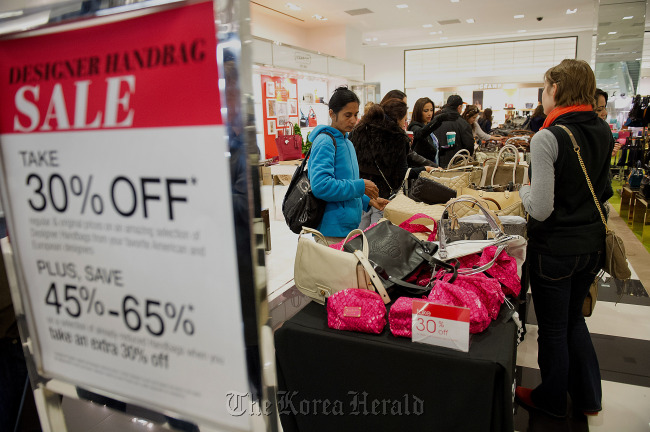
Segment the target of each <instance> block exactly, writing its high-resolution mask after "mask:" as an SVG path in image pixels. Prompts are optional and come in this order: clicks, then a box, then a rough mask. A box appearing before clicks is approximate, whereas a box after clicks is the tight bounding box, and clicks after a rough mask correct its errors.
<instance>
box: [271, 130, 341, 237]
mask: <svg viewBox="0 0 650 432" xmlns="http://www.w3.org/2000/svg"><path fill="white" fill-rule="evenodd" d="M323 133H324V134H327V135H328V136H329V137H330V138H332V141H334V158H335V159H336V139H335V138H334V136H333V135H332V134H330V133H329V132H325V131H323ZM312 147H313V146H312ZM310 153H311V148H310V149H309V151H308V152H307V154H306V155H305V159H303V161H302V163H301V164H300V166H299V167H298V169H297V170H296V172H295V173H293V177H292V178H291V183H289V189H288V190H287V194H286V195H285V196H284V200H283V201H282V214H283V215H284V220H285V222H286V223H287V226H288V227H289V229H291V231H293V232H294V233H296V234H300V231H302V227H303V226H305V227H307V228H314V229H315V228H317V227H318V225H319V224H320V221H321V220H322V219H323V213H325V205H326V204H327V203H326V202H325V201H323V200H322V199H319V198H316V197H315V196H314V193H313V192H312V191H311V184H310V183H309V177H308V176H307V169H306V168H307V159H309V154H310Z"/></svg>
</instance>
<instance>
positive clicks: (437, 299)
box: [428, 280, 492, 333]
mask: <svg viewBox="0 0 650 432" xmlns="http://www.w3.org/2000/svg"><path fill="white" fill-rule="evenodd" d="M428 300H429V301H431V302H433V303H437V304H442V305H450V306H461V307H466V308H469V332H470V333H480V332H482V331H483V330H485V329H486V328H487V327H488V326H489V325H490V322H491V321H492V320H491V319H490V316H489V314H488V311H487V308H486V307H485V305H484V304H483V302H482V301H481V299H480V298H479V296H478V295H477V294H476V293H475V292H473V291H469V290H465V289H463V288H462V287H460V286H458V285H454V284H450V283H448V282H444V281H442V280H439V281H437V282H436V284H435V285H434V286H433V289H432V290H431V292H430V293H429V297H428Z"/></svg>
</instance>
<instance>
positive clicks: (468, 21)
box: [465, 18, 476, 24]
mask: <svg viewBox="0 0 650 432" xmlns="http://www.w3.org/2000/svg"><path fill="white" fill-rule="evenodd" d="M465 22H466V23H467V24H474V23H475V22H476V21H474V18H468V19H466V20H465Z"/></svg>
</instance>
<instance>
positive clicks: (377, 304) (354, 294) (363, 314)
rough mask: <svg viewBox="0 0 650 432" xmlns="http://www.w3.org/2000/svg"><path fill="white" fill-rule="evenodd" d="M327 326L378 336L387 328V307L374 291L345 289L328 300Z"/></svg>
mask: <svg viewBox="0 0 650 432" xmlns="http://www.w3.org/2000/svg"><path fill="white" fill-rule="evenodd" d="M327 325H328V326H329V328H333V329H336V330H350V331H358V332H363V333H377V334H378V333H381V332H382V330H383V329H384V327H385V326H386V306H385V305H384V302H383V301H382V299H381V297H380V296H379V294H377V293H376V292H374V291H368V290H364V289H356V288H348V289H344V290H342V291H339V292H337V293H335V294H332V295H331V296H330V297H329V298H328V299H327Z"/></svg>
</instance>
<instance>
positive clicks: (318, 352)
mask: <svg viewBox="0 0 650 432" xmlns="http://www.w3.org/2000/svg"><path fill="white" fill-rule="evenodd" d="M505 311H506V307H505V306H504V307H503V308H502V310H501V315H500V316H499V317H498V318H497V320H495V321H494V322H492V324H491V325H490V327H488V329H487V330H485V331H484V332H483V333H481V334H477V335H473V336H472V338H471V340H470V350H469V352H468V353H463V352H459V351H454V350H451V349H447V348H439V347H434V346H431V345H423V344H419V343H413V342H411V341H410V339H406V338H396V337H394V336H393V335H392V334H391V332H390V330H389V328H388V325H386V328H385V329H384V332H383V333H382V334H380V335H370V334H364V333H355V332H347V331H338V330H332V329H330V328H328V327H327V312H326V309H325V308H324V307H323V306H322V305H319V304H317V303H314V302H311V303H310V304H308V305H307V306H306V307H305V308H304V309H303V310H302V311H300V312H299V313H298V314H296V315H295V316H294V317H293V318H291V319H290V320H289V321H287V322H285V323H284V325H283V326H282V327H281V328H280V329H278V330H277V331H276V333H275V348H276V357H277V373H278V389H279V392H278V403H279V406H278V411H279V413H280V419H281V421H282V427H283V429H284V432H292V431H305V432H315V431H327V432H331V431H337V432H340V431H355V432H357V431H391V432H392V431H445V432H450V431H508V432H512V431H513V429H514V426H513V406H512V398H513V381H514V368H515V364H516V335H517V327H516V325H515V324H514V322H513V321H512V320H509V321H507V322H503V320H504V317H505V316H504V314H505ZM364 402H365V404H364Z"/></svg>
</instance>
